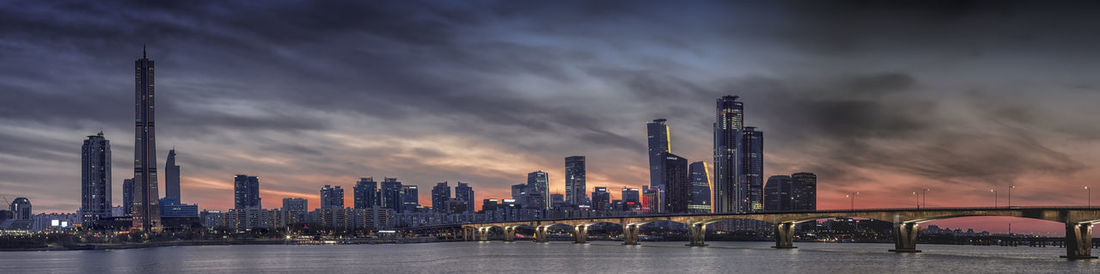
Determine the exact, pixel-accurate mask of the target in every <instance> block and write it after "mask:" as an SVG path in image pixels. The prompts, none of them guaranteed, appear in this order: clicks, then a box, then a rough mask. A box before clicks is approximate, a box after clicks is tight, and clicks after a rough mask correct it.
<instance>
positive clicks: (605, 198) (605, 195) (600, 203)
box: [592, 186, 611, 210]
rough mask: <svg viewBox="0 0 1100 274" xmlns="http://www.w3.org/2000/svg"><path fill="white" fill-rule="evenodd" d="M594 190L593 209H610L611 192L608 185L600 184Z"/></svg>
mask: <svg viewBox="0 0 1100 274" xmlns="http://www.w3.org/2000/svg"><path fill="white" fill-rule="evenodd" d="M593 190H595V191H592V209H593V210H608V209H610V208H611V192H607V188H606V187H602V186H598V187H596V188H594V189H593Z"/></svg>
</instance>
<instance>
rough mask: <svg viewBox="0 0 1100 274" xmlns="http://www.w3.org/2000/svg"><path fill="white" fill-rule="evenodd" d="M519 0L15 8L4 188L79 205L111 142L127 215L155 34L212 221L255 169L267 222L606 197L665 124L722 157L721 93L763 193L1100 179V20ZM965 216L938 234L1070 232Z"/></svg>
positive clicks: (168, 94)
mask: <svg viewBox="0 0 1100 274" xmlns="http://www.w3.org/2000/svg"><path fill="white" fill-rule="evenodd" d="M526 4H527V5H519V4H515V3H508V2H495V1H488V2H477V3H448V2H431V1H429V2H424V3H396V2H385V3H376V4H374V5H372V4H355V3H329V2H320V3H318V2H306V3H297V2H267V3H264V4H263V5H262V6H256V5H255V4H244V3H223V4H221V5H218V4H213V3H200V4H196V5H194V6H190V7H187V8H183V7H172V6H158V5H156V4H146V3H140V4H138V3H118V2H103V3H65V4H57V3H33V2H16V3H5V4H0V33H4V34H5V35H4V37H3V38H0V49H2V50H0V60H5V62H0V71H2V72H3V73H0V90H4V100H0V101H3V102H0V114H2V116H0V129H2V130H0V147H3V149H2V150H0V195H5V196H8V199H14V198H15V197H27V198H29V199H30V200H31V203H32V204H33V205H34V208H35V210H36V211H37V212H74V211H75V210H77V209H79V207H80V205H79V200H80V199H79V197H80V169H79V166H80V154H79V151H80V149H79V148H80V142H81V141H82V140H83V139H82V138H83V137H84V136H86V135H88V134H91V133H95V132H100V131H101V132H103V133H104V135H105V137H106V138H107V139H108V140H111V141H112V154H114V157H113V158H112V165H113V166H114V168H113V169H112V177H113V178H114V180H113V181H112V182H111V183H112V187H113V189H112V191H113V193H114V194H113V196H115V198H114V200H113V201H112V204H113V205H118V204H121V203H122V201H121V198H122V195H121V191H122V190H121V188H122V178H129V177H130V176H132V174H133V170H132V169H131V167H132V165H133V163H132V162H131V161H132V160H133V159H132V156H131V155H133V146H134V143H133V136H132V135H129V134H130V133H132V128H129V126H130V125H132V123H133V113H132V111H133V109H132V107H133V98H132V96H133V90H132V88H133V83H132V81H133V78H132V77H133V73H132V69H133V68H132V63H131V62H133V61H134V59H137V58H140V57H141V56H142V54H145V52H144V45H145V44H148V56H149V58H150V59H152V60H155V61H156V62H157V65H158V68H159V69H158V75H157V80H158V83H157V90H158V93H159V95H160V96H157V99H158V100H157V101H158V102H159V103H160V107H159V108H158V109H157V111H158V114H159V115H158V116H159V117H158V118H159V119H158V121H159V123H157V124H158V125H157V128H158V129H159V130H160V132H159V134H158V139H160V141H159V143H158V147H157V149H158V150H160V151H161V153H158V155H157V162H156V163H157V165H158V166H157V168H163V165H164V160H165V157H167V149H169V148H175V149H176V153H177V160H176V161H177V164H178V165H180V166H181V169H182V172H181V173H182V181H181V189H182V190H181V192H182V197H183V199H182V200H183V201H182V202H184V203H197V204H198V205H199V207H200V208H202V209H225V208H232V206H233V204H232V202H231V201H232V199H231V197H232V195H233V185H232V182H233V175H236V174H247V175H250V176H258V177H259V178H260V196H261V197H262V198H263V200H264V201H263V207H264V208H275V207H280V206H281V200H282V198H288V197H293V198H305V199H307V200H309V201H310V202H309V204H310V206H309V207H310V209H313V208H317V207H319V206H320V202H319V200H318V195H319V194H318V191H319V189H320V188H321V186H323V185H333V186H337V185H338V186H341V187H343V188H344V189H351V187H352V186H354V184H355V182H356V181H358V179H359V178H360V177H374V178H385V177H396V178H398V181H401V182H402V183H403V184H412V185H417V186H419V188H420V189H421V190H422V191H420V193H419V196H420V199H419V200H420V203H421V204H422V205H423V204H425V202H430V201H431V199H430V196H431V193H430V189H431V187H432V186H434V184H435V183H437V182H442V181H447V182H449V185H451V186H453V185H454V184H455V183H457V182H463V183H467V184H470V186H471V187H473V188H474V191H475V192H476V193H477V196H476V197H475V207H480V206H481V204H480V201H481V200H482V199H487V198H498V199H505V198H508V197H510V196H511V195H510V194H509V193H510V189H509V187H510V186H511V185H512V184H517V183H521V182H525V181H526V174H527V173H528V172H532V171H536V170H543V171H547V172H549V174H550V193H557V194H561V193H564V176H562V174H563V173H564V171H563V170H564V158H565V157H568V156H573V155H583V156H585V157H586V161H587V164H588V167H587V170H586V171H587V178H588V182H587V187H588V190H586V193H587V194H589V195H590V194H591V190H592V189H593V188H595V187H597V186H602V187H607V188H608V189H609V190H612V191H610V192H612V197H613V199H614V197H617V196H619V195H618V193H619V192H618V190H619V189H621V188H622V187H624V186H626V187H632V188H640V187H641V186H642V185H647V184H648V183H647V182H648V177H649V173H648V170H647V169H648V166H647V162H646V161H647V158H646V145H645V140H646V132H645V124H646V123H647V122H649V121H652V120H654V119H667V120H668V124H669V125H670V127H671V134H670V136H671V137H670V139H671V148H672V150H673V151H675V152H676V154H678V155H681V156H684V157H685V158H687V159H688V160H689V161H692V162H694V161H700V160H701V161H705V162H707V163H708V165H713V160H714V158H713V152H712V149H713V140H712V138H711V137H713V135H712V133H713V132H712V129H711V123H713V122H714V120H715V117H714V107H715V106H714V100H715V99H717V98H719V97H721V96H726V95H733V96H740V98H741V101H742V102H744V105H745V116H744V117H745V120H744V121H745V125H746V126H755V127H756V128H758V129H759V130H761V131H763V132H764V137H765V138H766V139H765V141H764V155H765V157H764V159H765V162H764V163H765V165H764V166H765V167H764V174H763V175H764V177H765V178H767V177H769V176H772V175H783V174H787V175H789V174H791V173H795V172H811V173H815V174H817V176H818V181H817V185H818V189H817V201H818V208H819V209H846V208H849V202H850V201H849V199H848V198H845V196H844V194H845V193H850V192H857V191H858V192H860V195H859V196H858V197H857V198H856V200H855V204H856V205H855V208H857V209H859V208H905V207H913V206H914V204H915V203H914V202H915V200H914V199H915V198H914V196H913V195H912V194H910V193H911V192H914V191H920V190H922V189H926V188H927V189H931V190H930V191H929V192H928V194H927V196H926V197H927V205H926V206H928V207H988V206H993V204H994V194H992V193H991V192H990V189H991V188H996V189H997V191H998V194H999V195H1000V196H999V197H998V198H997V199H998V202H999V205H1000V206H1005V205H1006V202H1007V201H1006V199H1007V198H1006V196H1005V194H1007V191H1008V189H1009V188H1010V187H1011V186H1015V188H1016V189H1015V190H1014V191H1013V192H1012V194H1011V195H1012V198H1011V199H1012V206H1038V205H1050V206H1085V205H1086V203H1088V201H1087V199H1089V198H1088V197H1087V196H1086V194H1085V193H1084V192H1085V191H1084V189H1083V187H1084V186H1086V185H1090V184H1091V182H1090V179H1092V178H1097V176H1098V175H1100V169H1098V168H1097V165H1096V164H1095V163H1097V162H1100V147H1098V146H1096V145H1095V144H1096V141H1097V140H1100V127H1097V126H1095V117H1100V116H1098V115H1100V109H1097V108H1095V102H1100V81H1098V80H1097V79H1095V77H1094V76H1095V75H1096V72H1097V71H1096V69H1095V65H1096V63H1095V61H1093V60H1100V59H1097V58H1096V57H1100V56H1096V55H1097V54H1098V52H1097V51H1095V50H1094V49H1095V48H1096V46H1098V44H1100V41H1097V40H1096V38H1095V37H1094V35H1090V34H1091V31H1092V30H1091V29H1090V28H1089V27H1090V25H1089V24H1082V22H1084V23H1089V22H1092V23H1096V21H1097V20H1100V19H1098V18H1095V17H1094V16H1091V13H1090V12H1092V11H1095V10H1100V8H1098V6H1097V5H1095V4H1093V5H1091V6H1090V8H1077V9H1070V8H1069V7H1070V5H1062V4H1059V5H1039V4H1035V3H1026V2H1014V1H1005V2H997V3H990V2H982V3H977V2H975V3H971V4H969V5H961V4H960V5H935V4H927V5H920V4H911V3H894V4H890V3H879V4H875V5H869V6H856V5H854V4H852V5H844V4H842V3H834V4H835V5H825V4H817V3H812V2H811V3H793V2H780V3H722V2H709V1H703V2H694V3H692V4H690V5H673V4H668V3H660V2H639V3H632V2H628V3H622V2H600V3H584V2H570V3H565V5H560V6H555V5H548V6H541V5H544V3H526ZM941 4H942V3H941ZM670 7H676V9H671V8H670ZM316 14H326V16H325V17H319V16H316ZM841 19H843V20H841ZM1034 22H1041V23H1034ZM1053 30H1056V31H1053ZM853 33H858V35H855V34H853ZM139 47H140V48H139ZM161 177H164V176H161ZM379 181H380V180H379ZM158 185H160V186H164V178H159V179H158ZM162 188H163V187H162ZM423 190H428V191H423ZM349 192H350V191H349ZM160 193H161V194H158V196H159V197H163V193H164V190H161V191H160ZM349 196H351V195H348V194H345V199H344V201H345V206H348V205H351V204H352V201H353V199H347V197H349ZM227 201H229V202H227ZM971 218H979V219H971ZM971 218H958V219H951V220H943V221H937V222H934V223H933V224H938V225H940V226H941V227H946V226H949V227H953V228H954V227H960V225H959V224H972V225H974V226H971V227H972V228H975V229H981V230H988V231H990V232H1000V231H1004V230H1005V226H1004V224H1005V223H1013V224H1018V225H1019V226H1020V227H1015V225H1014V228H1013V230H1014V231H1017V230H1018V231H1034V232H1041V233H1056V232H1059V231H1062V230H1063V229H1064V226H1063V224H1061V223H1048V222H1042V221H1034V220H1026V219H1020V218H1016V219H1004V218H995V217H971ZM981 218H984V219H981ZM983 225H984V226H985V227H983ZM998 229H1000V230H998ZM1062 232H1064V231H1062Z"/></svg>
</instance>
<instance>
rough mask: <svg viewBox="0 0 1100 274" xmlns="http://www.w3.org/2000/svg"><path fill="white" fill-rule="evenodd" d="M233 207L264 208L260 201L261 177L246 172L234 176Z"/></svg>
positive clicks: (239, 208) (240, 208) (238, 208)
mask: <svg viewBox="0 0 1100 274" xmlns="http://www.w3.org/2000/svg"><path fill="white" fill-rule="evenodd" d="M233 208H234V209H237V210H242V209H249V208H263V206H262V204H261V203H260V178H257V177H256V176H248V175H244V174H238V175H237V176H234V177H233Z"/></svg>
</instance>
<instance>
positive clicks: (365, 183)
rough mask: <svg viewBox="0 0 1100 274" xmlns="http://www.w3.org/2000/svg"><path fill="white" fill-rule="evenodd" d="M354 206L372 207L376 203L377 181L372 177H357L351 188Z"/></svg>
mask: <svg viewBox="0 0 1100 274" xmlns="http://www.w3.org/2000/svg"><path fill="white" fill-rule="evenodd" d="M352 192H353V195H355V198H354V199H355V201H353V202H354V206H355V208H372V207H374V206H375V205H378V183H377V182H375V181H374V177H365V178H359V182H357V183H355V187H353V188H352Z"/></svg>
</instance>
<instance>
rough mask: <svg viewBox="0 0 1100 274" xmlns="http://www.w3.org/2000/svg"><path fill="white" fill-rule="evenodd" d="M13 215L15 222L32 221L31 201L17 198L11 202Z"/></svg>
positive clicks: (25, 198)
mask: <svg viewBox="0 0 1100 274" xmlns="http://www.w3.org/2000/svg"><path fill="white" fill-rule="evenodd" d="M9 208H10V209H11V214H12V219H15V220H30V219H31V200H30V199H27V197H19V198H15V200H11V207H9Z"/></svg>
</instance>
